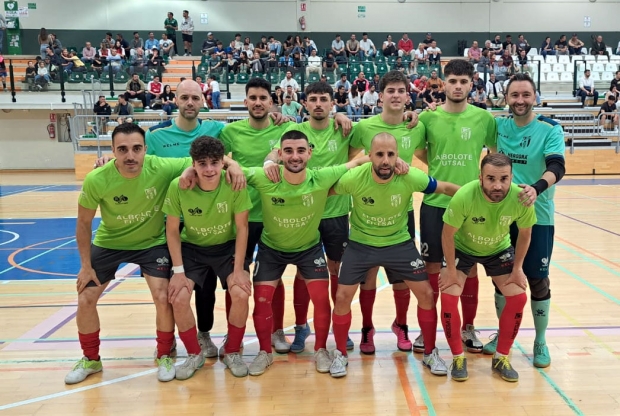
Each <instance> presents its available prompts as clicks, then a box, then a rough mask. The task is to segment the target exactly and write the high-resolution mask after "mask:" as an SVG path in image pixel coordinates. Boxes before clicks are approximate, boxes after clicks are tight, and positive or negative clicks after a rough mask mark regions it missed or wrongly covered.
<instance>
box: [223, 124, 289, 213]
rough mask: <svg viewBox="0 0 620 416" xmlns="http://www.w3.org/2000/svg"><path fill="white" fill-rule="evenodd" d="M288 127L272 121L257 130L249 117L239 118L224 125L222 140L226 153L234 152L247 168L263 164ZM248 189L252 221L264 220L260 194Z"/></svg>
mask: <svg viewBox="0 0 620 416" xmlns="http://www.w3.org/2000/svg"><path fill="white" fill-rule="evenodd" d="M287 127H288V123H286V124H283V125H281V126H276V125H275V124H273V121H272V122H271V123H270V124H269V127H267V128H266V129H262V130H257V129H255V128H253V127H252V126H250V121H249V119H245V120H239V121H235V122H234V123H230V124H227V125H226V127H224V129H223V130H222V132H221V133H220V140H221V141H222V143H224V148H225V151H226V154H228V153H232V158H233V159H234V160H235V161H237V163H239V165H241V166H243V167H246V168H249V167H252V166H263V162H264V161H265V157H266V156H267V155H268V154H269V152H271V150H272V149H273V147H274V146H275V145H276V144H278V143H280V137H282V134H283V133H284V131H285V130H286V129H287ZM248 191H249V192H250V198H251V199H252V209H251V210H250V222H262V221H263V210H262V204H261V202H260V195H259V194H258V191H256V189H254V187H252V186H248Z"/></svg>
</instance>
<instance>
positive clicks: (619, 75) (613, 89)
mask: <svg viewBox="0 0 620 416" xmlns="http://www.w3.org/2000/svg"><path fill="white" fill-rule="evenodd" d="M619 82H620V71H616V76H615V77H614V79H612V80H611V84H610V86H609V92H610V93H612V94H613V95H615V97H616V101H618V97H620V89H619V88H618V83H619Z"/></svg>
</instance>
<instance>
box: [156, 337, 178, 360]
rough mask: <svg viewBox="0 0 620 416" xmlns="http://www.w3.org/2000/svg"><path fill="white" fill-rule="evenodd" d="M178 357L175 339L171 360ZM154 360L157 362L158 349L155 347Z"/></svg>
mask: <svg viewBox="0 0 620 416" xmlns="http://www.w3.org/2000/svg"><path fill="white" fill-rule="evenodd" d="M176 356H177V339H176V338H175V339H174V341H172V347H170V355H169V357H170V358H175V357H176ZM153 359H155V360H157V347H155V351H153Z"/></svg>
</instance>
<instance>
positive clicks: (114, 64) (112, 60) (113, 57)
mask: <svg viewBox="0 0 620 416" xmlns="http://www.w3.org/2000/svg"><path fill="white" fill-rule="evenodd" d="M110 52H111V54H110V55H109V56H108V57H107V58H106V63H107V65H106V66H105V68H103V70H104V71H106V72H108V71H109V70H110V68H111V69H112V72H113V73H114V74H117V73H118V72H119V71H120V70H121V68H122V66H123V59H122V58H121V56H120V55H119V54H118V53H117V52H116V49H110Z"/></svg>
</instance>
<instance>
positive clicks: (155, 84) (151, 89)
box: [144, 75, 164, 110]
mask: <svg viewBox="0 0 620 416" xmlns="http://www.w3.org/2000/svg"><path fill="white" fill-rule="evenodd" d="M163 87H164V86H163V85H162V83H161V82H160V81H159V76H157V75H155V76H154V77H153V80H152V81H150V82H149V83H148V84H147V85H146V107H144V108H145V109H146V110H148V109H149V108H150V107H152V106H153V100H160V97H161V94H162V93H163V92H164V89H163Z"/></svg>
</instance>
